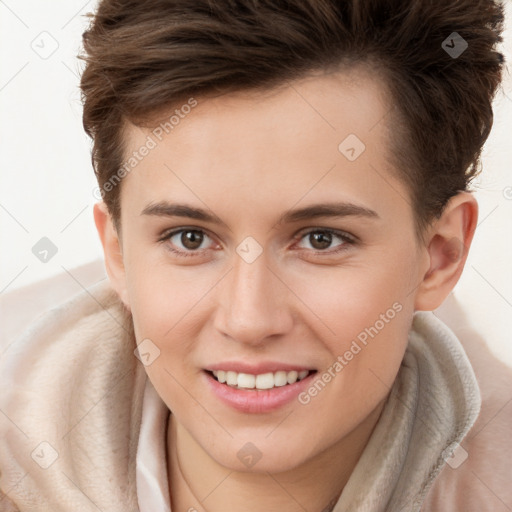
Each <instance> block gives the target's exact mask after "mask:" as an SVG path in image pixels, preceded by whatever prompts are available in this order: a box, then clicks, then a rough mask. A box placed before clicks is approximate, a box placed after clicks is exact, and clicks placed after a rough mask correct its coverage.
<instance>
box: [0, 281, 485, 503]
mask: <svg viewBox="0 0 512 512" xmlns="http://www.w3.org/2000/svg"><path fill="white" fill-rule="evenodd" d="M134 349H135V339H134V334H133V328H132V325H131V319H130V317H129V315H128V314H127V313H126V312H125V310H124V308H123V307H122V305H121V303H120V301H119V300H118V299H117V297H116V295H115V292H114V291H113V290H112V289H111V288H110V286H109V284H108V282H102V283H100V284H98V285H96V286H94V287H92V288H90V289H88V290H87V291H84V292H82V293H80V294H78V295H77V296H75V297H74V298H73V299H72V300H70V301H68V302H66V303H65V304H63V305H60V306H58V307H56V308H54V309H52V310H51V311H50V312H49V313H48V314H46V315H45V316H43V317H42V318H40V319H39V320H38V321H36V322H35V323H33V324H32V325H31V326H30V327H29V329H28V330H27V331H26V332H25V333H24V335H23V336H22V337H21V338H19V339H18V340H17V341H16V342H15V343H13V344H11V345H10V347H9V349H8V351H7V353H6V354H4V355H3V358H2V361H1V362H0V389H1V390H2V391H1V395H0V491H1V493H0V511H2V512H11V511H16V512H36V511H37V512H46V511H52V512H64V511H66V512H68V511H77V512H81V511H84V512H89V511H91V512H92V511H97V510H100V511H102V512H136V511H138V510H139V509H138V500H137V484H136V477H135V467H136V453H137V445H138V440H139V431H140V424H141V416H142V400H143V396H144V388H145V381H146V374H145V371H144V367H143V366H142V364H141V363H140V362H139V361H138V359H137V358H136V357H135V356H134V352H133V351H134ZM479 408H480V393H479V388H478V384H477V381H476V379H475V375H474V373H473V370H472V367H471V364H470V363H469V360H468V358H467V356H466V354H465V352H464V350H463V348H462V346H461V345H460V343H459V341H458V339H457V338H456V337H455V335H454V334H453V333H452V332H451V331H450V330H449V329H448V328H447V327H446V326H445V325H444V324H443V323H442V322H441V321H440V320H438V319H437V318H436V317H435V316H434V315H433V314H431V313H426V312H418V313H416V314H415V316H414V322H413V328H412V329H411V332H410V335H409V344H408V348H407V351H406V354H405V356H404V359H403V362H402V366H401V368H400V371H399V373H398V376H397V379H396V380H395V382H394V385H393V387H392V389H391V392H390V395H389V398H388V400H387V403H386V406H385V408H384V410H383V413H382V415H381V418H380V420H379V422H378V424H377V426H376V428H375V429H374V432H373V434H372V437H371V438H370V441H369V443H368V445H367V447H366V449H365V451H364V452H363V455H362V457H361V459H360V460H359V462H358V464H357V466H356V468H355V470H354V472H353V474H352V475H351V477H350V479H349V481H348V483H347V485H346V486H345V489H344V490H343V492H342V494H341V496H340V499H339V501H338V503H337V504H336V506H335V508H334V511H335V512H348V511H364V512H379V511H382V512H384V511H389V512H398V511H419V510H420V509H421V510H427V509H425V508H422V505H424V504H425V503H426V502H425V497H426V495H427V492H428V491H429V489H430V487H431V485H432V483H433V482H434V480H435V479H436V477H437V476H438V475H439V472H440V471H441V469H442V468H443V466H444V465H445V463H446V461H447V460H448V461H452V465H455V464H453V461H457V460H459V461H460V459H461V457H462V458H463V457H464V450H463V449H462V451H461V449H460V448H458V444H459V443H460V442H461V441H462V439H463V438H464V437H465V436H466V434H467V433H468V431H469V430H470V428H471V426H472V425H473V423H474V422H475V420H476V418H477V416H478V413H479ZM454 449H455V457H453V458H450V455H451V453H452V451H453V450H454ZM457 463H458V462H457ZM430 501H431V502H432V503H434V502H435V499H430ZM436 503H439V500H438V501H437V502H436ZM436 506H437V507H438V508H431V509H430V508H429V509H428V511H429V512H430V510H431V511H432V512H434V510H435V512H440V511H441V510H444V509H441V508H439V505H436ZM226 510H227V512H238V511H229V510H228V508H226ZM446 510H453V509H446ZM155 512H158V511H155ZM465 512H466V511H465Z"/></svg>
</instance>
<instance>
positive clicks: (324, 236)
mask: <svg viewBox="0 0 512 512" xmlns="http://www.w3.org/2000/svg"><path fill="white" fill-rule="evenodd" d="M309 242H310V243H311V246H312V247H313V249H318V250H322V249H327V248H328V247H329V246H330V245H331V243H332V234H331V233H326V232H323V231H316V232H314V233H310V234H309Z"/></svg>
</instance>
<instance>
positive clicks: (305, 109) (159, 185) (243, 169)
mask: <svg viewBox="0 0 512 512" xmlns="http://www.w3.org/2000/svg"><path fill="white" fill-rule="evenodd" d="M194 104H195V105H194ZM184 105H194V106H193V107H191V108H189V107H187V108H185V107H184V106H181V107H180V106H179V105H178V106H175V107H174V109H173V110H172V111H171V112H166V113H162V116H161V122H160V124H157V125H156V127H152V128H140V127H136V126H134V125H128V126H127V129H126V135H125V137H126V148H127V150H126V157H127V158H129V157H130V155H132V154H133V152H140V151H139V150H140V149H141V148H143V147H144V146H148V147H149V146H151V148H150V149H149V150H148V151H144V153H145V156H144V157H142V158H140V159H139V160H137V162H136V165H135V166H134V167H133V169H131V170H130V172H129V173H128V175H127V176H126V178H125V183H123V187H122V188H123V191H122V198H121V202H122V203H124V201H123V199H124V200H129V202H130V204H132V205H133V204H135V203H136V204H137V208H139V212H140V211H141V210H142V209H143V208H144V206H146V204H147V202H149V201H155V202H156V201H159V200H164V199H169V200H173V199H175V198H176V197H177V196H179V197H180V199H184V200H190V201H191V202H193V203H195V204H197V202H198V198H200V199H201V200H202V201H203V202H205V203H206V204H208V203H209V202H210V203H213V202H219V201H220V202H221V206H222V207H223V208H225V209H226V211H227V210H230V211H234V210H235V209H236V208H238V207H240V208H242V209H249V207H251V206H252V207H253V208H256V209H257V211H259V212H262V213H263V211H268V212H269V215H273V214H274V213H275V214H277V212H278V211H279V212H280V213H281V212H282V210H283V209H286V208H290V207H291V206H293V205H294V204H296V203H297V202H298V201H302V199H303V198H304V199H306V196H308V198H311V199H313V197H314V196H317V199H322V200H333V199H334V198H335V197H334V196H336V198H338V199H340V200H343V199H347V200H351V201H357V200H359V201H360V202H361V203H366V204H368V202H370V203H374V205H380V206H381V207H384V208H392V209H396V208H397V207H398V206H399V205H398V204H397V194H398V196H400V195H402V196H404V195H407V194H406V191H405V190H404V187H403V185H402V184H401V183H399V182H398V181H396V180H395V179H394V178H393V172H392V169H391V168H390V165H389V163H388V156H389V151H390V148H389V145H390V135H391V136H392V132H391V131H389V130H388V129H387V126H388V123H387V120H386V118H387V116H388V114H389V113H390V110H391V108H392V104H391V102H390V101H389V99H388V97H387V94H386V91H385V90H384V88H383V86H382V85H381V82H380V81H379V80H378V79H377V78H376V77H371V76H368V75H367V74H364V73H362V72H351V73H350V74H347V73H342V72H338V73H333V74H330V75H325V74H324V75H316V76H310V77H308V78H306V79H303V80H300V81H295V82H290V83H288V84H286V85H285V86H282V87H279V88H278V89H273V90H269V91H263V92H258V91H256V92H255V91H249V92H244V91H241V92H237V93H231V94H226V95H222V96H218V97H215V98H212V97H210V98H207V99H205V98H201V97H197V98H194V99H193V102H191V101H189V102H187V103H185V102H184ZM391 182H392V185H391V186H390V183H391ZM386 183H387V184H386ZM320 196H322V197H320ZM328 196H329V197H328ZM218 206H219V205H217V207H218ZM400 206H401V207H402V208H404V206H406V205H400ZM123 207H124V205H123ZM123 207H122V210H123ZM253 211H254V210H253ZM219 213H220V212H219Z"/></svg>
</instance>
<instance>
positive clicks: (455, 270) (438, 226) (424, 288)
mask: <svg viewBox="0 0 512 512" xmlns="http://www.w3.org/2000/svg"><path fill="white" fill-rule="evenodd" d="M477 219H478V203H477V201H476V199H475V198H474V197H473V195H471V193H469V192H460V193H459V194H457V195H456V196H454V197H452V198H451V199H450V201H449V202H448V204H447V205H446V207H445V209H444V211H443V214H442V215H441V217H440V218H439V219H438V220H436V221H435V222H434V224H433V225H432V227H431V229H430V232H429V236H428V245H427V247H426V248H425V250H426V251H428V259H429V262H430V266H429V268H428V270H427V272H426V273H425V274H424V276H423V278H422V281H421V283H420V285H419V286H418V288H417V290H416V298H415V304H414V309H415V310H420V311H432V310H434V309H436V308H438V307H439V306H440V305H441V304H442V302H443V301H444V299H445V298H446V297H447V296H448V295H449V293H450V292H451V291H452V290H453V288H454V287H455V285H456V284H457V282H458V280H459V278H460V276H461V274H462V271H463V270H464V265H465V263H466V259H467V255H468V251H469V247H470V245H471V242H472V240H473V235H474V233H475V229H476V224H477Z"/></svg>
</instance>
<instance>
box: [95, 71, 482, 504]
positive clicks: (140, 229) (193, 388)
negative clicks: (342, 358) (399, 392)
mask: <svg viewBox="0 0 512 512" xmlns="http://www.w3.org/2000/svg"><path fill="white" fill-rule="evenodd" d="M381 84H382V82H381V81H378V80H375V78H372V77H371V76H369V75H365V74H364V73H362V72H355V71H352V72H350V73H348V72H338V73H335V74H331V75H318V74H317V75H312V76H310V77H308V78H306V79H303V80H300V81H296V82H294V83H293V84H289V85H288V86H286V87H282V88H279V89H276V90H273V91H265V92H258V93H255V92H252V93H248V92H244V93H231V94H229V95H224V96H219V97H216V98H211V97H210V98H208V99H206V98H203V99H201V98H198V106H196V107H195V108H194V109H193V110H192V112H191V113H190V114H189V115H188V116H186V118H184V119H183V120H181V121H180V123H179V125H177V126H176V127H175V128H174V130H173V131H172V132H171V133H170V134H169V135H168V136H166V137H165V138H164V139H163V140H162V141H161V142H159V144H158V145H157V146H156V147H155V148H154V149H152V150H151V151H150V152H149V154H148V155H147V156H146V157H145V158H144V159H143V160H142V161H141V162H140V163H139V164H138V165H137V167H136V168H135V169H134V170H133V171H131V172H130V173H129V174H128V175H127V176H126V177H125V178H124V180H123V183H122V189H121V212H122V213H121V226H122V228H121V232H120V233H117V232H116V230H115V228H114V225H113V223H112V219H111V218H110V216H109V214H108V212H107V210H106V208H105V205H104V204H103V203H98V204H97V205H96V206H95V221H96V225H97V228H98V232H99V235H100V238H101V241H102V244H103V247H104V252H105V262H106V268H107V272H108V275H109V277H110V280H111V283H112V286H113V287H114V288H115V290H116V291H117V293H118V294H119V297H120V299H121V300H122V301H123V303H124V304H125V305H126V307H127V308H129V309H130V310H131V312H132V315H133V321H134V327H135V334H136V338H137V343H140V342H141V341H142V340H143V339H146V338H149V339H150V340H151V341H152V342H153V343H154V344H155V345H156V346H157V347H158V348H159V350H160V352H161V353H160V356H159V357H158V358H157V359H156V360H155V361H154V362H153V363H152V364H151V365H150V366H147V367H146V371H147V374H148V376H149V379H150V380H151V382H152V383H153V385H154V387H155V389H156V390H157V392H158V393H159V395H160V396H161V398H162V399H163V401H164V402H165V403H166V404H167V406H168V407H169V408H170V409H171V411H172V414H171V416H170V423H169V429H168V433H167V449H168V470H169V475H170V488H171V490H172V498H171V499H172V507H173V510H177V511H180V512H181V511H187V510H189V509H191V508H192V509H195V510H198V511H201V510H208V511H209V512H216V511H220V510H225V506H226V503H229V504H230V509H231V510H246V511H249V512H250V511H261V510H280V511H283V512H287V511H299V510H304V509H306V510H311V511H319V510H323V509H324V507H326V506H327V504H328V503H329V502H331V500H333V499H336V498H337V497H338V496H339V494H340V492H341V491H342V489H343V487H344V485H345V483H346V482H347V480H348V478H349V476H350V474H351V472H352V470H353V468H354V467H355V465H356V463H357V461H358V459H359V457H360V455H361V453H362V451H363V450H364V447H365V446H366V443H367V441H368V439H369V437H370V435H371V432H372V430H373V428H374V426H375V424H376V422H377V421H378V418H379V415H380V412H381V410H382V407H383V405H384V402H385V400H386V397H387V396H388V393H389V389H390V386H391V385H392V383H393V381H394V379H395V377H396V374H397V372H398V370H399V367H400V362H401V360H402V357H403V354H404V351H405V349H406V345H407V337H408V331H409V329H410V326H411V322H412V316H413V313H414V311H416V310H433V309H435V308H436V307H438V306H439V305H440V304H441V303H442V301H443V300H444V299H445V297H446V296H447V295H448V294H449V293H450V291H451V290H452V288H453V287H454V285H455V284H456V282H457V281H458V279H459V277H460V274H461V272H462V270H463V267H464V263H465V260H466V255H467V250H462V249H463V247H465V248H466V249H467V248H469V246H470V244H471V240H472V237H473V233H474V230H475V226H476V221H477V216H478V208H477V203H476V201H475V199H474V198H473V197H472V195H471V194H469V193H465V192H464V193H460V194H458V195H457V196H455V197H453V198H452V199H451V201H450V202H449V204H448V205H447V207H446V208H445V210H444V213H443V216H442V217H441V218H440V219H439V220H437V221H435V222H433V223H432V225H431V226H430V227H429V228H428V230H427V232H426V233H425V243H420V242H419V241H418V240H417V239H416V237H415V230H414V217H413V212H412V209H411V205H410V201H411V200H410V194H409V192H408V191H407V189H406V188H405V185H404V184H403V183H402V182H400V181H399V180H398V179H397V178H396V177H395V173H394V172H393V169H392V168H391V167H390V165H389V164H388V156H389V140H388V132H387V130H386V127H387V122H389V120H388V118H387V117H386V115H387V114H388V113H389V110H390V106H391V105H392V103H391V101H390V99H389V98H388V97H387V96H386V94H385V91H384V90H383V88H382V85H381ZM150 134H151V130H150V129H145V128H144V129H143V128H138V127H135V126H133V125H130V124H129V125H127V130H126V144H127V145H126V148H127V154H130V152H131V151H134V150H136V149H137V148H139V147H140V146H141V145H142V144H144V141H145V140H146V138H147V136H148V135H150ZM348 134H356V135H357V137H358V138H359V139H360V140H362V141H363V142H364V144H365V145H366V150H365V151H364V152H363V153H362V154H361V155H360V156H359V157H358V158H357V159H356V160H355V161H353V162H351V161H349V160H348V159H347V158H346V157H345V156H344V155H343V154H342V153H341V152H340V151H339V150H338V146H339V144H340V142H342V141H343V140H344V139H345V138H346V137H347V135H348ZM391 136H392V133H391ZM376 170H378V172H376ZM164 200H166V201H169V202H172V203H185V204H187V205H189V206H193V207H197V208H204V209H206V210H207V211H209V213H212V214H214V215H216V216H217V217H218V218H219V219H221V220H222V222H223V223H224V224H219V223H214V222H206V221H201V220H197V219H192V218H181V217H165V216H156V215H143V214H141V212H142V211H143V210H144V209H145V208H146V206H147V205H148V204H150V203H151V204H154V203H157V202H159V201H164ZM337 201H346V202H350V203H354V204H357V205H361V206H363V207H365V208H367V209H371V210H373V211H374V212H376V214H377V216H375V217H364V216H356V215H351V216H345V217H337V218H331V217H318V218H305V219H302V220H299V221H295V222H291V223H289V222H279V218H280V216H281V215H283V214H284V213H286V212H288V211H289V210H291V209H297V208H302V207H306V206H310V205H313V204H317V203H330V202H337ZM171 228H176V229H178V228H193V229H195V230H202V231H203V233H204V238H203V239H202V242H201V245H200V249H199V250H198V249H194V247H192V249H191V248H190V247H191V246H190V245H184V241H185V244H186V243H187V240H186V239H185V240H184V239H183V238H182V237H181V234H182V233H179V234H178V235H175V236H173V237H172V239H170V240H169V239H168V240H166V241H163V242H159V241H158V240H159V239H160V238H161V237H162V235H163V234H165V232H166V231H169V230H170V229H171ZM326 228H330V229H333V230H339V231H341V232H345V233H348V234H350V235H351V236H352V237H356V242H355V243H349V242H344V241H343V239H341V238H339V237H338V236H336V235H334V236H332V238H330V239H329V238H328V235H327V243H326V246H325V245H324V246H322V245H321V244H319V243H318V242H315V238H314V236H312V235H311V232H312V231H313V232H314V231H315V230H316V231H321V230H322V229H326ZM248 236H251V237H253V238H254V239H255V240H256V241H257V243H258V244H259V245H260V246H261V249H262V250H263V252H262V253H261V255H259V257H257V258H256V259H255V260H254V261H253V262H252V263H248V262H247V261H245V260H244V259H243V258H242V257H241V256H239V254H238V253H237V252H236V248H237V246H239V244H240V243H241V242H242V241H243V240H244V239H245V238H246V237H248ZM343 246H344V250H342V251H340V252H338V253H334V252H333V251H335V250H336V249H339V248H340V247H343ZM170 247H173V248H174V249H177V250H180V251H183V252H187V251H188V252H189V253H193V255H192V256H189V257H185V256H183V255H178V254H176V253H173V252H171V251H170V250H169V248H170ZM322 251H323V252H322ZM329 253H330V254H329ZM396 303H398V304H399V305H400V306H401V311H400V312H399V313H397V314H396V315H395V316H394V318H393V319H392V320H390V321H389V322H388V323H386V324H385V327H384V328H382V329H381V330H380V331H379V332H378V335H377V336H375V338H373V339H371V341H370V342H369V343H368V345H367V346H366V347H364V349H363V350H361V351H360V352H359V353H358V354H357V355H356V356H354V358H353V359H352V360H351V361H350V362H349V363H348V364H347V365H346V366H345V367H344V368H343V370H342V371H341V372H339V373H337V374H336V377H335V378H333V379H332V380H331V381H330V382H329V383H328V385H327V386H326V387H325V388H324V389H323V390H322V391H321V393H318V395H317V396H315V397H313V398H311V400H310V402H309V403H308V404H306V405H303V404H301V403H299V402H298V401H297V400H292V401H291V402H290V403H288V404H286V405H285V406H283V407H281V408H278V409H277V410H275V411H272V412H266V413H256V414H254V413H252V414H247V413H242V412H240V411H237V410H234V409H232V408H231V407H229V406H227V405H225V404H224V403H222V402H220V401H219V400H218V398H217V397H216V396H214V395H213V394H212V392H211V391H210V390H209V388H208V387H207V386H205V383H204V374H203V369H204V368H206V367H207V366H208V365H210V364H213V363H219V362H223V361H227V360H238V361H247V362H250V363H254V362H258V361H279V362H287V363H290V364H298V365H303V366H305V367H308V368H314V369H317V370H318V375H321V374H322V373H323V372H325V371H326V370H327V369H328V368H329V367H331V366H332V365H333V363H334V362H335V361H336V359H337V357H338V356H339V355H342V354H344V353H345V352H346V351H347V350H348V349H349V347H350V345H351V343H352V341H353V340H354V339H356V337H357V335H358V334H359V333H361V332H362V331H364V329H365V328H368V327H370V326H373V325H375V322H376V321H377V320H378V319H379V318H380V315H381V314H383V313H385V312H386V311H387V310H389V309H390V308H392V305H393V304H396ZM247 442H251V443H252V444H253V445H254V446H256V447H257V449H258V450H259V452H260V453H261V459H260V460H259V461H258V462H257V463H256V464H255V465H254V466H253V467H251V468H248V467H246V466H244V464H243V463H242V462H241V460H240V459H239V458H238V457H237V453H238V451H239V450H240V449H241V448H242V447H243V446H244V445H245V444H246V443H247Z"/></svg>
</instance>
